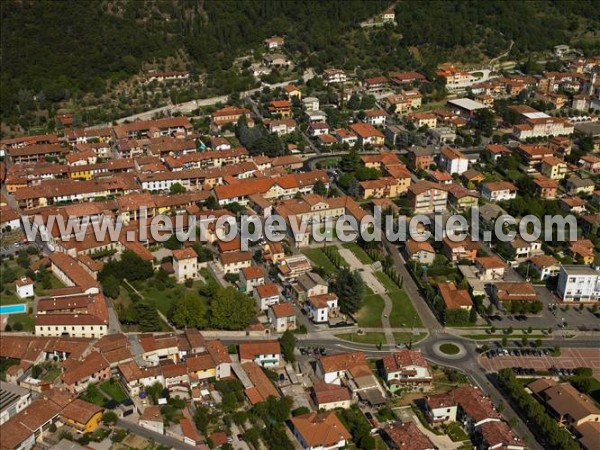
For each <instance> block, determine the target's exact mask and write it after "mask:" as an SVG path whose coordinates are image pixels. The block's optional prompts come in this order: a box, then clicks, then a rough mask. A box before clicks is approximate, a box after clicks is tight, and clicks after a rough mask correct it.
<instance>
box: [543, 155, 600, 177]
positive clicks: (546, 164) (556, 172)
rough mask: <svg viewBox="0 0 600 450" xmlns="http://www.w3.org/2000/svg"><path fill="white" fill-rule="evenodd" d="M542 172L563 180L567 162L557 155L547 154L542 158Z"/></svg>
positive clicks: (599, 159)
mask: <svg viewBox="0 0 600 450" xmlns="http://www.w3.org/2000/svg"><path fill="white" fill-rule="evenodd" d="M598 161H600V158H598ZM599 167H600V164H599ZM541 172H542V173H543V174H544V175H545V176H547V177H548V178H550V179H551V180H562V179H563V178H564V177H565V176H566V175H567V163H566V162H564V161H563V160H562V159H558V158H557V157H555V156H547V157H545V158H544V159H542V168H541Z"/></svg>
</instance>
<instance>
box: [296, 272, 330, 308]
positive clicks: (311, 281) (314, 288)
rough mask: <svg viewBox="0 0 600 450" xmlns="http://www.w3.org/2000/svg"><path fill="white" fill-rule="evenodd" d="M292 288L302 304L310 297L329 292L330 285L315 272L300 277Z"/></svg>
mask: <svg viewBox="0 0 600 450" xmlns="http://www.w3.org/2000/svg"><path fill="white" fill-rule="evenodd" d="M292 287H293V289H294V291H295V293H296V295H297V298H298V300H299V301H300V302H304V301H306V300H307V299H308V298H309V297H314V296H316V295H323V294H327V293H328V292H329V285H328V284H327V283H326V282H325V281H324V280H323V278H321V276H320V275H319V274H317V273H314V272H307V273H304V274H302V275H300V276H299V277H298V279H297V280H296V283H295V284H294V285H293V286H292Z"/></svg>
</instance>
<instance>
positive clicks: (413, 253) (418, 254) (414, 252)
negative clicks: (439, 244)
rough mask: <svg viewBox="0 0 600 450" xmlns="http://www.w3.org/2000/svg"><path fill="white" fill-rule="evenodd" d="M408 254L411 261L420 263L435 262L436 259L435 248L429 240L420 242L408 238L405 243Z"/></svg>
mask: <svg viewBox="0 0 600 450" xmlns="http://www.w3.org/2000/svg"><path fill="white" fill-rule="evenodd" d="M405 249H406V254H407V256H408V258H409V260H410V261H415V262H418V263H419V264H424V265H429V264H433V261H434V259H435V250H434V249H433V246H432V245H431V244H430V243H429V242H426V241H425V242H418V241H414V240H412V239H408V240H407V241H406V244H405Z"/></svg>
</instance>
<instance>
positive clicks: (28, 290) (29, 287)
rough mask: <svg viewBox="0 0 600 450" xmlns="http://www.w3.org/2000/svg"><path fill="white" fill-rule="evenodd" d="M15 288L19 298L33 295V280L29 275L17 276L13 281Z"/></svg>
mask: <svg viewBox="0 0 600 450" xmlns="http://www.w3.org/2000/svg"><path fill="white" fill-rule="evenodd" d="M15 286H16V288H17V296H18V297H19V298H30V297H33V295H34V294H33V281H32V280H31V278H29V277H23V278H19V279H18V280H17V281H16V282H15Z"/></svg>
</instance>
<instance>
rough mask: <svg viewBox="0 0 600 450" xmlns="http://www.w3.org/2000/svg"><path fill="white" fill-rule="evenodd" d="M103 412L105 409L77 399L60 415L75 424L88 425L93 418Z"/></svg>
mask: <svg viewBox="0 0 600 450" xmlns="http://www.w3.org/2000/svg"><path fill="white" fill-rule="evenodd" d="M102 411H103V408H100V407H99V406H97V405H94V404H93V403H89V402H86V401H84V400H80V399H78V398H76V399H74V400H73V401H71V402H70V403H69V404H68V405H67V406H65V408H64V409H63V410H62V411H61V412H60V415H61V416H62V417H65V418H66V419H70V420H72V421H73V422H75V423H79V424H87V423H88V422H89V421H90V419H91V418H92V417H94V416H95V415H96V414H98V413H99V412H102Z"/></svg>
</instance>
